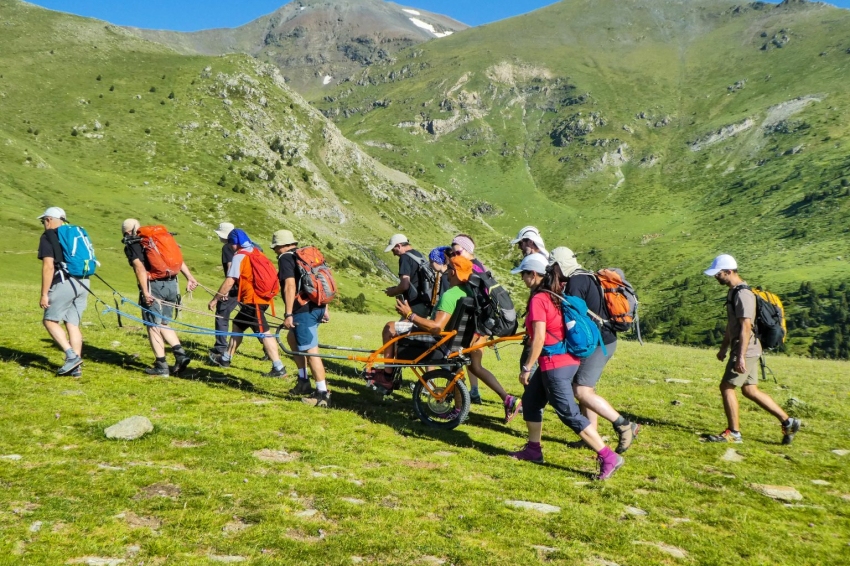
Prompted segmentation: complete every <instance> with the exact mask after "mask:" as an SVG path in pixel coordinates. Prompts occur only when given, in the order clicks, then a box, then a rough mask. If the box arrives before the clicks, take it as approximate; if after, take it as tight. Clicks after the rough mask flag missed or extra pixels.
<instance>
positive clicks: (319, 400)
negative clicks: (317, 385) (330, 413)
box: [301, 389, 331, 409]
mask: <svg viewBox="0 0 850 566" xmlns="http://www.w3.org/2000/svg"><path fill="white" fill-rule="evenodd" d="M301 402H302V403H304V404H305V405H311V406H313V407H321V408H323V409H327V408H329V407H330V406H331V392H330V391H319V390H318V389H317V390H316V391H313V393H312V395H310V396H309V397H302V398H301Z"/></svg>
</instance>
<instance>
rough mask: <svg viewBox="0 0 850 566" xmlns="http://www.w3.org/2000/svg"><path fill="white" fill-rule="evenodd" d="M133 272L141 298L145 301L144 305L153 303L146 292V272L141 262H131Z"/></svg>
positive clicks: (136, 260)
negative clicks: (140, 291)
mask: <svg viewBox="0 0 850 566" xmlns="http://www.w3.org/2000/svg"><path fill="white" fill-rule="evenodd" d="M133 271H134V272H135V273H136V281H138V282H139V288H140V289H141V290H142V297H144V299H145V304H148V305H150V304H151V303H153V297H151V294H150V291H148V271H147V270H146V269H145V264H144V263H142V260H140V259H138V258H136V259H134V260H133Z"/></svg>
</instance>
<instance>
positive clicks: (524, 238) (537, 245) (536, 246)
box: [511, 226, 549, 257]
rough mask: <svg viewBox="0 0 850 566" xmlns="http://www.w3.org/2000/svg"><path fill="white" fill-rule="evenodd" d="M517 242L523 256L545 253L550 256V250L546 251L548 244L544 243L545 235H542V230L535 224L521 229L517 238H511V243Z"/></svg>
mask: <svg viewBox="0 0 850 566" xmlns="http://www.w3.org/2000/svg"><path fill="white" fill-rule="evenodd" d="M514 244H516V246H517V247H518V248H519V251H521V252H522V255H523V257H525V256H527V255H531V254H543V255H544V256H546V257H549V252H547V251H546V246H545V245H544V243H543V237H542V236H541V235H540V230H538V229H537V228H535V227H534V226H526V227H525V228H523V229H522V230H520V231H519V232H518V233H517V235H516V238H514V239H513V240H511V245H514Z"/></svg>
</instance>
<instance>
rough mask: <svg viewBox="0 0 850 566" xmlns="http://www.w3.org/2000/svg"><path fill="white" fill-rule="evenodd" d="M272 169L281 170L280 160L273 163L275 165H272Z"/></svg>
mask: <svg viewBox="0 0 850 566" xmlns="http://www.w3.org/2000/svg"><path fill="white" fill-rule="evenodd" d="M274 168H275V169H277V170H278V171H280V170H281V169H283V165H281V163H280V159H278V160H277V161H275V163H274Z"/></svg>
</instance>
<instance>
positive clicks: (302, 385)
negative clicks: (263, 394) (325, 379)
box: [289, 378, 313, 395]
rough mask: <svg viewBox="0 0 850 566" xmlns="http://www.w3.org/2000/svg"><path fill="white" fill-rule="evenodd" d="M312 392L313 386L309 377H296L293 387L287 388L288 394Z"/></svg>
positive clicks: (308, 393)
mask: <svg viewBox="0 0 850 566" xmlns="http://www.w3.org/2000/svg"><path fill="white" fill-rule="evenodd" d="M312 392H313V386H311V385H310V380H309V379H301V378H298V379H297V380H296V381H295V387H293V388H292V389H290V390H289V394H290V395H310V394H311V393H312Z"/></svg>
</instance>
